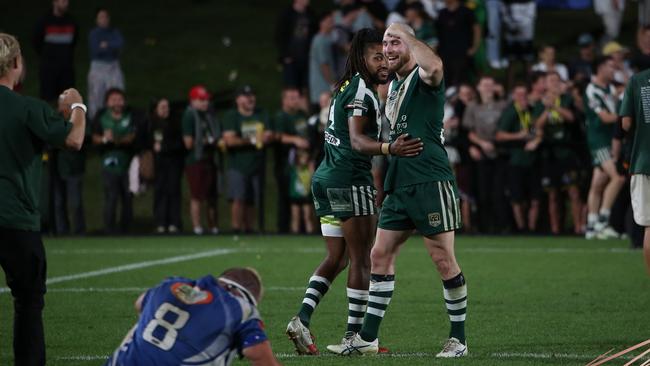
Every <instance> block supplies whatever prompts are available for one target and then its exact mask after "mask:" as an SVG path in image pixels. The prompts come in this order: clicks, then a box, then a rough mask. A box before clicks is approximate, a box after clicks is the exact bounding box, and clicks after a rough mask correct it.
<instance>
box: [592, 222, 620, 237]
mask: <svg viewBox="0 0 650 366" xmlns="http://www.w3.org/2000/svg"><path fill="white" fill-rule="evenodd" d="M596 237H597V238H598V239H600V240H607V239H618V238H620V237H621V234H619V233H618V232H617V231H616V230H614V229H612V227H611V226H609V225H607V226H605V227H604V228H602V229H601V230H600V231H598V234H596Z"/></svg>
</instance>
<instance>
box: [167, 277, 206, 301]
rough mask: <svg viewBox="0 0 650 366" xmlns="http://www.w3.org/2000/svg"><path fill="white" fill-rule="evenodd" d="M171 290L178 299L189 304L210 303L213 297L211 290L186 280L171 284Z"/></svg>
mask: <svg viewBox="0 0 650 366" xmlns="http://www.w3.org/2000/svg"><path fill="white" fill-rule="evenodd" d="M171 291H172V294H173V295H174V296H175V297H176V298H177V299H179V300H180V301H182V302H183V303H185V304H188V305H201V304H209V303H210V302H212V298H213V296H212V293H211V292H209V291H205V290H201V289H200V288H198V287H195V286H192V285H190V284H189V283H184V282H176V283H174V284H173V285H171Z"/></svg>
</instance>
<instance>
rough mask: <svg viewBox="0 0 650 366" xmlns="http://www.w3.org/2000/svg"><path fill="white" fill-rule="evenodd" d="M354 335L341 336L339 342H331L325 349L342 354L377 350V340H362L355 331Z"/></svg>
mask: <svg viewBox="0 0 650 366" xmlns="http://www.w3.org/2000/svg"><path fill="white" fill-rule="evenodd" d="M353 334H354V336H352V337H349V338H343V342H342V343H341V344H332V345H329V346H327V350H328V351H330V352H332V353H336V354H338V355H343V356H362V355H367V354H377V352H378V351H379V340H378V339H375V340H374V341H372V342H366V341H364V340H363V339H362V338H361V336H360V335H359V334H357V333H353Z"/></svg>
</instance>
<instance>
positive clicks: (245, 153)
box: [223, 109, 271, 175]
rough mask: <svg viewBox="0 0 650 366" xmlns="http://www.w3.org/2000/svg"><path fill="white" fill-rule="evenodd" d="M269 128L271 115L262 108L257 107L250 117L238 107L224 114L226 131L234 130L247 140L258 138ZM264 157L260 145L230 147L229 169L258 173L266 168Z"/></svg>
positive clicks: (224, 128)
mask: <svg viewBox="0 0 650 366" xmlns="http://www.w3.org/2000/svg"><path fill="white" fill-rule="evenodd" d="M268 129H271V125H270V122H269V117H268V115H267V113H266V112H264V111H263V110H260V109H256V110H255V112H254V113H253V114H252V115H250V116H248V117H246V116H243V115H241V114H240V113H239V112H238V111H237V110H236V109H232V110H230V111H228V112H226V113H225V114H224V116H223V130H224V132H225V131H233V132H235V133H236V134H237V136H238V137H240V138H242V139H245V140H253V139H255V140H258V139H259V138H261V136H262V134H263V133H264V130H268ZM260 143H261V141H260ZM260 146H261V145H260ZM264 157H265V155H264V150H263V148H258V146H252V145H251V146H241V147H237V148H232V149H228V169H232V170H236V171H239V172H241V173H242V174H244V175H252V174H256V173H259V172H260V171H262V169H263V168H264V163H265V159H264Z"/></svg>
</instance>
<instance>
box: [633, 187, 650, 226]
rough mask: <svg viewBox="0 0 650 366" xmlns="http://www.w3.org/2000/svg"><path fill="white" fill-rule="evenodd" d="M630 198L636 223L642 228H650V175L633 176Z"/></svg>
mask: <svg viewBox="0 0 650 366" xmlns="http://www.w3.org/2000/svg"><path fill="white" fill-rule="evenodd" d="M630 196H631V197H632V211H633V212H634V221H635V222H636V223H637V224H639V225H641V226H650V175H645V174H634V175H632V181H631V182H630Z"/></svg>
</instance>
